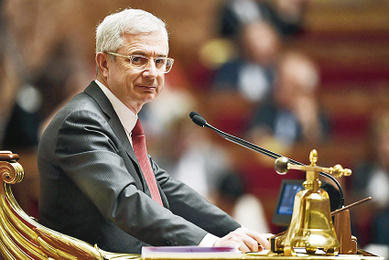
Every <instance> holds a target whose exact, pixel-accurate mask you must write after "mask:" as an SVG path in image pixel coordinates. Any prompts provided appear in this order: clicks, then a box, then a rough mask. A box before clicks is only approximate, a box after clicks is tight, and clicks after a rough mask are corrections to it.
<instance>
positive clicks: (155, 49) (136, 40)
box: [120, 32, 168, 56]
mask: <svg viewBox="0 0 389 260" xmlns="http://www.w3.org/2000/svg"><path fill="white" fill-rule="evenodd" d="M123 40H124V44H123V47H121V48H120V49H122V50H123V51H125V53H126V54H131V53H144V54H149V55H158V56H161V55H163V56H166V55H167V54H168V46H167V42H166V39H165V37H164V36H163V34H162V32H153V33H147V34H128V33H125V34H123Z"/></svg>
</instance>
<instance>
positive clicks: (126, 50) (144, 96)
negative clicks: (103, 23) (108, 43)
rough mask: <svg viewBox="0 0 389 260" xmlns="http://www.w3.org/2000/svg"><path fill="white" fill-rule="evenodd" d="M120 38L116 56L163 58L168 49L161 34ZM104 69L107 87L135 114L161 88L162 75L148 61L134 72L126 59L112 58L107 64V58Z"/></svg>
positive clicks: (162, 84) (126, 35)
mask: <svg viewBox="0 0 389 260" xmlns="http://www.w3.org/2000/svg"><path fill="white" fill-rule="evenodd" d="M123 39H124V46H123V47H121V48H120V49H118V50H117V51H116V52H117V53H119V54H123V55H135V54H138V55H143V56H146V57H149V58H150V57H152V58H155V57H167V54H168V47H167V43H166V39H165V38H164V36H163V34H162V33H161V32H156V33H151V34H141V35H134V34H124V35H123ZM107 67H108V70H107V71H106V72H105V73H104V76H105V77H106V82H107V85H108V86H107V87H108V88H109V89H110V90H111V91H112V93H113V94H114V95H115V96H116V97H118V98H119V99H120V100H121V101H122V102H123V103H124V104H125V105H126V106H127V107H129V108H130V109H131V110H133V111H134V112H135V113H138V112H139V111H140V109H141V108H142V106H143V105H144V104H145V103H147V102H150V101H152V100H153V99H154V98H155V97H156V96H158V94H159V93H160V92H161V91H162V89H163V86H164V81H165V76H164V75H165V74H164V73H162V72H160V71H158V70H157V68H156V67H155V64H154V62H152V60H151V61H150V63H149V65H148V66H147V67H146V68H145V69H144V70H138V69H135V68H133V67H131V66H130V61H129V60H128V59H127V58H124V57H116V59H115V61H111V60H110V59H109V58H108V57H107Z"/></svg>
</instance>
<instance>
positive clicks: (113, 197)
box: [38, 9, 269, 253]
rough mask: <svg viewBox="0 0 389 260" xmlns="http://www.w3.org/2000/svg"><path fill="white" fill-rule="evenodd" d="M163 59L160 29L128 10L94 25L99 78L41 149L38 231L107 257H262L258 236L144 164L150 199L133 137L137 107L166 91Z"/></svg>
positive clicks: (167, 63)
mask: <svg viewBox="0 0 389 260" xmlns="http://www.w3.org/2000/svg"><path fill="white" fill-rule="evenodd" d="M167 55H168V35H167V31H166V28H165V24H164V23H163V22H162V21H161V20H160V19H159V18H157V17H155V16H153V15H151V14H150V13H148V12H145V11H143V10H137V9H126V10H123V11H121V12H118V13H115V14H111V15H109V16H107V17H106V18H105V19H104V21H103V22H102V23H101V24H100V25H99V26H98V28H97V30H96V64H97V79H96V80H95V81H93V82H92V83H91V84H90V85H89V86H88V87H87V88H86V90H85V91H84V92H82V93H80V94H78V95H77V96H75V97H74V98H73V99H72V100H71V101H70V102H69V103H68V104H67V105H65V106H64V107H63V108H62V109H61V110H60V111H59V112H58V114H57V115H56V116H55V117H54V118H53V120H52V121H51V123H50V124H49V125H48V127H47V128H46V130H45V132H44V134H43V136H42V138H41V140H40V144H39V149H38V166H39V171H40V180H41V183H40V188H41V190H40V206H39V210H40V211H39V220H40V222H41V223H42V224H43V225H45V226H47V227H49V228H52V229H54V230H58V231H60V232H62V233H65V234H68V235H71V236H74V237H76V238H79V239H82V240H84V241H86V242H89V243H91V244H97V246H99V247H100V248H101V249H103V250H106V251H111V252H125V253H140V252H141V248H142V246H146V245H153V246H163V245H200V246H236V247H238V248H239V249H240V250H241V251H242V252H247V251H257V250H260V249H261V246H263V247H265V248H268V247H269V244H268V241H267V239H266V237H267V236H266V235H265V234H259V233H256V232H253V231H250V230H247V229H245V228H241V226H240V224H239V223H237V222H236V221H235V220H234V219H232V218H231V217H230V216H229V215H227V214H226V213H225V212H223V211H222V210H220V209H219V208H217V207H216V206H214V205H212V204H210V203H209V202H207V201H206V200H205V199H204V198H203V197H201V196H200V195H199V194H197V193H196V192H195V191H193V190H192V189H191V188H189V187H188V186H186V185H185V184H183V183H181V182H178V181H176V180H174V179H173V178H171V177H170V176H169V175H168V173H167V172H165V171H164V170H163V169H161V168H159V166H158V165H157V164H156V163H155V162H154V161H153V160H152V159H151V157H149V158H148V160H147V159H146V161H147V163H150V164H151V168H152V174H151V175H152V178H153V181H154V183H155V181H156V183H157V185H156V187H157V189H156V193H157V195H153V194H155V192H153V191H152V189H151V187H152V185H151V184H150V183H149V181H148V180H146V178H145V177H146V174H145V170H144V168H143V165H142V166H141V165H140V163H139V162H140V161H141V160H139V159H138V158H137V157H136V155H135V152H134V150H136V149H133V145H135V141H134V140H133V139H132V135H134V132H135V129H134V126H135V125H136V124H137V122H138V119H137V114H138V113H139V111H140V110H141V108H142V106H143V105H144V104H145V103H147V102H150V101H152V100H153V99H154V98H155V97H156V96H158V94H159V93H160V92H161V91H162V89H163V86H164V75H165V73H167V72H169V71H170V69H171V66H172V65H173V60H172V59H170V58H168V57H167ZM136 127H137V126H135V128H136ZM133 129H134V130H133ZM138 161H139V162H138ZM154 196H157V197H158V198H155V197H154ZM260 245H261V246H260Z"/></svg>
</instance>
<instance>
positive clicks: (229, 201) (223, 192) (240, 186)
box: [213, 170, 269, 233]
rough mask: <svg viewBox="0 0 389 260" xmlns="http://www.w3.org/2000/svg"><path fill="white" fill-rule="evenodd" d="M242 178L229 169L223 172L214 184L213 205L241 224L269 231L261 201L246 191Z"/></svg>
mask: <svg viewBox="0 0 389 260" xmlns="http://www.w3.org/2000/svg"><path fill="white" fill-rule="evenodd" d="M245 186H246V185H245V181H244V180H243V178H242V177H241V176H240V175H239V174H238V173H235V172H232V171H231V170H229V171H225V172H223V173H222V174H221V175H220V176H219V178H218V180H217V185H216V194H214V198H213V200H214V202H215V205H217V206H218V207H220V208H221V209H222V210H224V211H225V212H227V213H228V214H229V215H230V216H232V217H233V218H234V219H236V220H237V221H238V222H239V223H241V224H242V226H244V227H246V228H248V229H251V230H255V231H257V232H261V233H262V232H264V233H268V232H269V227H268V224H267V219H266V216H265V212H264V209H263V207H262V203H261V201H260V200H259V199H258V198H256V197H255V196H254V195H252V194H249V193H247V191H246V187H245Z"/></svg>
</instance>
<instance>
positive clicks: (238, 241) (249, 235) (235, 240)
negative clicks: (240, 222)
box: [213, 228, 272, 253]
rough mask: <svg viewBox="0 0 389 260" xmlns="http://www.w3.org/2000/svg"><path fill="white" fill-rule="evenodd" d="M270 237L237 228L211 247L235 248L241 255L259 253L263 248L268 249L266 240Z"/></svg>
mask: <svg viewBox="0 0 389 260" xmlns="http://www.w3.org/2000/svg"><path fill="white" fill-rule="evenodd" d="M271 236H272V235H271V234H261V233H258V232H255V231H251V230H248V229H246V228H237V229H235V230H234V231H232V232H231V233H229V234H228V235H226V236H224V237H222V238H219V239H218V240H216V242H215V244H214V245H213V246H219V247H221V246H236V247H238V249H239V250H240V251H241V252H242V253H247V252H259V251H262V249H263V248H265V249H269V248H270V244H269V241H268V240H267V239H268V238H269V237H271Z"/></svg>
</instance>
